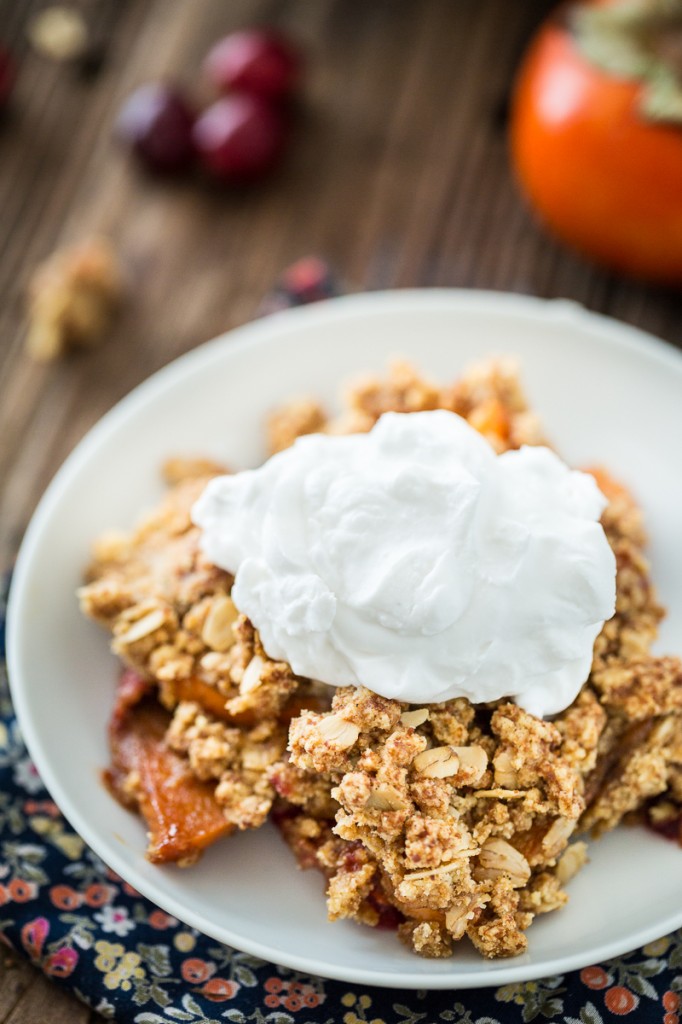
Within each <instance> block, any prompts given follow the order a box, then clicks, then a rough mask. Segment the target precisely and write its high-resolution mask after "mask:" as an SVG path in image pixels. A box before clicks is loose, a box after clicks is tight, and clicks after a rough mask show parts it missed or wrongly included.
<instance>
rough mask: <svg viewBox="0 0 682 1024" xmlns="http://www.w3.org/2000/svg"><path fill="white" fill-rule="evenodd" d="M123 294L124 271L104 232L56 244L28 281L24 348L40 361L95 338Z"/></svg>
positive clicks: (62, 353)
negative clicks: (73, 242)
mask: <svg viewBox="0 0 682 1024" xmlns="http://www.w3.org/2000/svg"><path fill="white" fill-rule="evenodd" d="M122 296H123V273H122V270H121V266H120V263H119V260H118V257H117V256H116V253H115V252H114V250H113V248H112V246H111V244H110V243H109V242H108V241H106V239H103V238H91V239H89V240H88V241H86V242H80V243H79V244H77V245H73V246H69V247H67V248H64V249H58V250H57V251H56V252H54V253H53V254H52V255H51V256H50V257H49V258H48V259H47V260H45V262H44V263H41V264H40V266H39V267H37V269H36V270H35V272H34V274H33V276H32V278H31V280H30V283H29V296H28V316H29V326H28V334H27V336H26V349H27V351H28V353H29V355H30V356H32V357H33V358H34V359H38V360H41V361H48V360H51V359H57V358H59V357H60V356H62V355H64V354H65V353H66V352H68V351H69V350H71V349H74V348H87V347H89V346H91V345H94V344H96V343H97V342H99V341H100V340H101V339H102V337H103V335H104V334H105V333H106V331H107V330H108V328H109V325H110V322H111V319H112V317H113V314H114V312H115V310H116V308H117V306H118V305H119V304H120V302H121V299H122Z"/></svg>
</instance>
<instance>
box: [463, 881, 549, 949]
mask: <svg viewBox="0 0 682 1024" xmlns="http://www.w3.org/2000/svg"><path fill="white" fill-rule="evenodd" d="M489 896H490V899H489V902H488V903H487V904H486V905H485V907H484V908H483V910H482V911H481V913H480V914H479V915H478V917H477V918H476V919H475V920H474V921H473V922H472V923H471V924H469V926H468V927H467V935H468V936H469V938H470V939H471V941H472V942H473V944H474V946H475V947H476V949H477V950H478V951H479V953H482V954H483V956H485V957H488V958H489V959H495V958H497V957H508V956H519V954H521V953H525V951H526V949H527V948H528V940H527V938H526V936H525V935H524V930H525V929H526V928H527V927H528V925H529V924H530V922H531V921H532V918H533V914H532V912H530V911H519V902H520V894H519V891H518V890H516V889H514V888H513V887H512V884H511V882H510V881H509V879H507V878H505V877H504V876H502V877H500V878H496V879H495V880H494V881H493V882H492V883H491V885H490V890H489Z"/></svg>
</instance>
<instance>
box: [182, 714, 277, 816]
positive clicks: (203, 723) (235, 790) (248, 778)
mask: <svg viewBox="0 0 682 1024" xmlns="http://www.w3.org/2000/svg"><path fill="white" fill-rule="evenodd" d="M166 742H167V744H168V746H169V747H170V748H171V749H172V750H175V751H176V752H178V753H181V754H184V755H185V756H186V757H187V759H188V761H189V764H190V767H191V769H192V771H193V773H194V774H195V776H196V777H197V778H199V779H202V780H206V781H208V780H214V784H215V799H216V801H217V803H218V804H219V805H220V806H221V808H222V811H223V814H224V816H225V818H226V820H227V821H229V822H231V823H232V824H233V825H234V826H236V827H237V828H239V829H246V828H258V827H259V826H260V825H262V824H263V822H264V821H265V818H266V817H267V815H268V813H269V811H270V808H271V807H272V802H273V800H274V797H275V790H274V788H273V786H272V785H271V783H270V779H269V771H270V769H271V767H272V765H274V764H275V763H276V762H277V761H279V759H280V758H281V757H282V754H283V752H284V748H285V745H286V731H285V729H284V728H283V727H282V726H281V725H279V724H278V723H277V721H276V720H274V719H273V720H270V721H268V720H264V721H262V722H260V723H259V724H258V725H257V726H255V727H254V728H253V729H250V730H247V729H244V728H235V727H230V726H228V725H226V724H225V723H224V722H220V721H218V720H216V719H212V718H211V717H210V716H209V715H207V714H206V713H205V712H204V711H203V710H202V708H201V707H200V706H199V705H198V704H192V703H189V702H185V703H182V704H180V705H178V707H177V708H176V710H175V713H174V715H173V719H172V721H171V723H170V725H169V727H168V730H167V732H166Z"/></svg>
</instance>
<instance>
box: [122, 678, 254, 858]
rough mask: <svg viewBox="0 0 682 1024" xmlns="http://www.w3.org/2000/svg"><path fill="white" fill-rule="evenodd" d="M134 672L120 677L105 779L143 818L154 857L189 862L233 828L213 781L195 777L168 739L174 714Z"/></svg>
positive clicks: (149, 850)
mask: <svg viewBox="0 0 682 1024" xmlns="http://www.w3.org/2000/svg"><path fill="white" fill-rule="evenodd" d="M132 675H133V674H132V673H130V672H126V673H124V675H123V677H122V680H121V685H120V687H119V699H118V700H117V702H116V706H115V708H114V712H113V714H112V717H111V721H110V723H109V743H110V749H111V757H112V762H111V766H110V768H109V769H107V771H105V773H104V781H105V783H106V785H107V786H108V788H109V790H110V791H111V792H112V793H113V795H114V796H115V797H116V798H117V799H118V800H119V801H120V802H121V803H123V804H124V805H125V806H127V807H129V808H133V809H136V810H138V811H139V812H140V814H141V815H142V817H143V818H144V820H145V823H146V825H147V829H148V836H149V843H148V846H147V858H148V859H149V860H150V861H152V862H154V863H157V864H163V863H168V862H180V863H184V864H190V863H192V862H193V861H195V860H196V859H197V858H198V857H199V855H200V854H201V852H202V851H203V850H204V849H205V848H206V847H207V846H209V845H210V844H211V843H213V842H215V841H216V840H217V839H219V838H220V837H221V836H224V835H228V834H229V833H230V832H233V831H234V825H232V824H231V823H230V822H228V821H226V819H225V817H224V815H223V811H222V808H221V806H220V804H219V803H218V802H217V800H216V798H215V794H214V788H215V787H214V784H212V783H211V782H202V781H201V780H199V779H197V778H196V777H195V776H194V775H193V774H192V772H191V770H190V767H189V764H188V763H187V761H186V760H185V759H184V758H182V757H180V755H178V754H176V753H175V751H173V750H171V749H170V748H169V747H168V746H167V745H166V742H165V734H166V729H167V727H168V724H169V722H170V717H171V716H170V714H169V712H167V711H166V710H165V709H164V708H163V707H161V705H160V704H159V703H158V702H157V701H156V699H155V698H154V697H153V696H150V695H149V687H148V686H147V685H146V684H145V683H144V681H142V680H140V681H139V682H138V683H137V685H136V683H135V680H134V679H132ZM138 679H139V677H138ZM132 779H134V785H131V780H132Z"/></svg>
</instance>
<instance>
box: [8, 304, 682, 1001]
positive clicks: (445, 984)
mask: <svg viewBox="0 0 682 1024" xmlns="http://www.w3.org/2000/svg"><path fill="white" fill-rule="evenodd" d="M491 353H515V354H517V355H518V356H519V357H520V359H521V361H522V365H523V377H524V380H525V383H526V386H527V390H528V392H529V394H530V398H531V400H532V403H533V405H534V407H535V408H536V409H537V410H538V411H539V413H540V414H541V415H542V417H543V419H544V421H545V424H546V427H547V431H548V433H549V436H550V437H551V438H552V440H553V441H554V442H555V443H556V445H557V446H558V448H559V450H560V451H561V452H562V454H563V455H564V457H565V458H566V459H567V460H568V461H569V462H571V463H573V464H575V465H578V466H580V465H583V466H585V465H595V464H599V463H602V464H605V465H607V466H608V467H609V468H610V469H611V470H612V471H613V472H614V473H615V474H616V475H617V476H619V477H620V478H621V479H622V480H624V481H625V483H626V484H628V485H630V486H631V487H632V489H633V490H634V491H635V493H636V494H637V496H638V497H639V499H640V500H641V502H642V504H643V506H644V509H645V512H646V516H647V521H648V524H649V528H650V533H651V537H652V544H651V554H652V560H653V569H654V577H655V579H656V582H657V584H658V587H659V590H660V594H661V597H662V599H663V601H664V602H665V604H666V605H667V606H668V607H669V616H668V619H667V621H666V623H665V624H664V626H663V629H662V631H661V639H660V643H659V649H660V650H665V651H669V652H671V653H681V652H682V543H681V542H680V528H679V523H680V521H681V518H682V516H681V513H682V471H681V470H682V455H681V452H682V447H681V445H680V441H681V440H682V438H681V433H682V431H681V429H680V422H681V416H682V413H681V410H682V354H680V353H679V352H677V351H675V350H674V349H671V348H669V347H668V346H666V345H664V344H663V343H661V342H658V341H656V340H655V339H653V338H650V337H649V336H647V335H644V334H642V333H641V332H639V331H636V330H634V329H632V328H629V327H625V326H623V325H620V324H617V323H615V322H612V321H609V320H607V319H605V318H602V317H597V316H594V315H591V314H588V313H586V312H585V311H583V310H582V309H580V308H579V307H577V306H575V305H573V304H570V303H566V302H551V303H547V302H543V301H540V300H535V299H528V298H522V297H518V296H507V295H498V294H491V293H486V292H464V291H405V292H389V293H379V294H369V295H363V296H354V297H348V298H344V299H340V300H334V301H331V302H328V303H324V304H320V305H316V306H311V307H306V308H302V309H297V310H293V311H289V312H285V313H281V314H277V315H276V316H273V317H270V318H268V319H265V320H261V321H258V322H256V323H253V324H249V325H248V326H246V327H242V328H240V329H239V330H236V331H233V332H232V333H230V334H229V335H227V336H225V337H223V338H219V339H218V340H217V341H213V342H211V343H209V344H207V345H204V346H202V347H200V348H198V349H196V350H195V351H193V352H191V353H189V355H186V356H184V357H183V358H181V359H179V360H177V361H176V362H174V363H172V364H171V365H170V366H168V367H166V368H165V369H163V370H162V371H161V372H160V373H157V374H156V375H155V376H154V377H152V378H151V379H150V380H149V381H147V382H146V383H145V384H143V385H141V386H140V387H139V388H137V389H136V390H135V391H134V392H133V393H132V394H131V395H130V396H128V397H127V398H126V399H125V400H124V401H122V402H121V403H120V404H119V405H118V406H116V408H115V409H113V410H112V412H110V413H109V414H108V415H107V416H105V417H104V419H103V420H102V421H101V422H100V423H99V424H98V425H97V426H96V427H95V428H94V429H93V430H92V431H91V432H90V433H89V435H88V436H87V437H86V438H85V440H84V441H82V442H81V444H80V445H79V446H78V447H77V448H76V450H75V451H74V452H73V454H72V455H71V456H70V457H69V459H68V460H67V461H66V463H65V465H64V466H63V467H62V469H61V470H60V472H59V473H58V474H57V476H56V477H55V479H54V481H53V482H52V484H51V485H50V487H49V489H48V491H47V493H46V494H45V496H44V498H43V500H42V502H41V504H40V506H39V508H38V511H37V512H36V514H35V516H34V518H33V521H32V523H31V525H30V527H29V530H28V532H27V534H26V538H25V541H24V545H23V547H22V550H21V554H20V556H19V560H18V563H17V567H16V572H15V576H14V583H13V587H12V595H11V603H10V610H9V627H8V628H9V638H8V640H9V659H10V676H11V682H12V692H13V696H14V701H15V705H16V709H17V712H18V715H19V719H20V722H21V726H22V729H23V732H24V735H25V737H26V740H27V743H28V746H29V749H30V751H31V754H32V756H33V758H34V760H35V762H36V764H37V767H38V769H39V771H40V773H41V775H42V777H43V779H44V781H45V784H46V785H47V787H48V789H49V790H50V791H51V793H52V795H53V797H54V799H55V800H56V801H57V803H58V804H59V805H60V807H61V808H62V810H63V812H64V814H65V815H66V816H67V818H68V819H69V821H70V822H71V824H72V826H73V827H74V828H75V829H76V830H77V831H78V832H79V833H80V834H81V835H82V836H83V838H84V839H85V840H86V841H87V842H88V843H89V844H90V846H92V848H93V849H94V850H95V851H96V852H97V853H98V854H99V855H100V857H102V858H103V860H105V861H106V862H107V863H108V864H109V865H110V866H111V867H112V868H113V869H114V870H115V871H117V872H118V873H119V874H120V875H122V876H123V878H125V879H126V880H127V881H129V882H130V883H131V884H132V885H133V886H135V888H137V889H138V890H139V891H140V892H142V893H144V894H145V895H146V896H148V897H149V898H150V899H151V900H153V901H154V902H155V903H157V904H158V905H159V906H161V907H163V908H164V909H165V910H166V911H168V912H170V913H171V914H174V915H175V916H177V917H179V918H181V919H182V920H184V921H185V922H187V923H188V924H189V925H192V926H194V927H196V928H199V929H200V930H201V931H203V932H205V933H207V934H208V935H211V936H213V937H214V938H216V939H219V940H221V941H224V942H227V943H229V944H232V945H235V946H237V947H239V948H240V949H242V950H245V951H247V952H249V953H252V954H254V955H256V956H260V957H263V958H265V959H267V960H274V961H276V962H278V963H281V964H284V965H286V966H289V967H292V968H295V969H298V970H302V971H309V972H312V973H316V974H322V975H325V976H327V977H330V978H339V979H342V980H345V981H351V982H357V983H363V984H366V983H369V984H375V985H388V986H393V987H397V988H400V987H411V988H424V989H426V988H433V989H435V988H464V987H467V986H471V987H473V986H483V985H498V984H502V983H506V982H511V981H522V980H526V979H530V978H535V977H541V976H545V975H550V974H555V973H557V972H563V971H566V970H568V969H571V968H576V967H581V966H584V965H585V964H589V963H593V962H595V961H597V960H600V959H603V958H605V957H608V956H613V955H617V954H620V953H622V952H625V951H627V950H630V949H633V948H635V947H636V946H638V945H640V944H642V943H644V942H647V941H649V940H651V939H654V938H657V937H658V936H660V935H662V934H664V933H665V932H667V931H670V930H671V929H673V928H675V927H677V926H679V925H681V924H682V850H680V849H679V848H678V847H676V846H675V845H674V844H673V843H669V842H667V841H665V840H663V839H660V838H659V837H657V836H655V835H653V834H650V833H649V832H647V831H646V830H644V829H638V828H629V829H625V828H624V829H620V830H618V831H617V832H616V833H614V834H612V835H610V836H608V837H607V838H606V839H604V840H602V841H600V842H598V843H593V844H591V864H590V865H589V866H588V867H587V868H586V869H585V871H584V872H583V873H581V874H580V875H579V876H578V877H577V878H576V879H575V880H574V881H573V882H572V883H571V886H570V894H571V900H570V903H569V905H568V907H566V908H565V909H563V910H561V911H560V912H559V913H556V914H549V915H547V916H546V917H544V918H541V919H539V920H538V921H537V922H536V923H534V924H533V925H532V927H531V929H530V933H529V938H530V946H529V951H528V952H527V953H526V954H525V955H524V956H522V957H519V958H518V959H515V960H512V961H498V962H493V963H490V962H485V961H483V960H482V959H480V958H479V957H478V956H477V955H476V954H475V953H474V952H473V950H472V949H469V948H464V943H463V944H462V949H461V951H460V950H458V952H457V955H456V956H455V957H453V958H452V959H451V960H445V961H429V960H422V959H420V958H418V957H416V956H414V955H413V954H411V953H409V952H408V951H407V950H406V949H404V948H403V947H402V945H401V944H400V943H399V941H398V940H397V938H396V937H395V936H394V935H393V934H391V933H390V932H385V931H373V930H371V929H369V928H363V927H360V926H357V925H353V924H350V923H345V922H344V923H336V924H329V923H328V922H327V920H326V913H325V905H324V899H323V883H322V879H321V877H320V876H319V875H318V874H316V873H315V872H307V873H301V872H298V871H297V870H296V868H295V865H294V860H293V857H292V856H291V854H290V853H289V851H288V850H287V849H286V847H285V846H284V844H283V843H282V842H281V841H280V839H279V838H278V836H277V834H276V833H275V831H274V830H273V829H272V828H271V827H270V826H268V827H266V828H264V829H262V830H260V831H258V832H255V833H248V834H242V835H238V836H236V837H232V838H230V839H228V840H227V841H225V842H222V843H219V844H217V845H216V846H215V847H213V848H212V849H211V850H210V851H209V852H208V853H207V855H206V856H205V858H204V859H203V860H202V861H201V863H200V864H199V865H198V866H197V867H195V868H193V869H190V870H187V871H180V870H178V869H176V868H160V867H153V866H152V865H150V864H148V863H147V862H146V861H145V860H144V857H143V850H144V846H145V836H144V831H143V827H142V824H141V823H140V821H139V820H138V819H137V818H136V817H134V816H133V815H131V814H129V813H128V812H126V811H124V810H123V809H122V808H120V807H119V806H118V805H117V804H116V803H115V802H114V801H113V800H112V799H111V798H110V797H109V796H108V794H107V793H106V792H105V790H104V789H103V788H102V785H101V783H100V778H99V773H100V769H101V768H102V766H103V765H104V764H106V762H107V747H106V740H105V726H106V721H107V717H108V714H109V710H110V707H111V703H112V697H113V691H114V682H115V678H116V675H117V670H118V667H117V663H116V661H115V659H114V658H113V657H112V656H111V655H110V654H109V653H108V649H107V640H106V637H105V635H104V633H102V632H100V631H99V630H98V629H97V628H96V627H94V626H93V625H92V624H91V623H89V622H86V621H85V620H84V619H83V618H82V617H81V616H80V614H79V612H78V609H77V606H76V601H75V599H74V590H75V589H76V587H77V586H78V583H79V577H80V573H81V570H82V568H83V566H84V565H85V563H86V561H87V558H88V545H89V542H90V540H91V539H92V538H93V537H95V536H96V535H97V534H98V533H99V532H100V531H102V530H104V529H106V528H109V527H115V526H118V527H124V526H127V525H130V524H131V523H132V522H133V521H134V519H135V518H136V517H137V516H139V514H140V512H141V511H142V509H143V508H144V507H145V506H148V505H150V504H151V503H153V501H154V500H155V499H156V497H157V495H158V494H159V493H160V488H159V486H158V483H157V479H158V478H157V469H158V466H159V464H160V462H161V461H162V460H163V459H164V458H165V457H167V456H169V455H172V454H183V453H184V454H188V455H189V454H206V455H208V456H213V457H217V458H222V459H225V460H227V461H228V462H229V463H230V464H231V465H233V466H235V467H245V466H250V465H255V464H257V463H258V462H259V461H260V460H261V459H262V457H263V430H262V422H263V416H264V414H265V413H266V412H267V410H268V409H270V408H271V407H272V406H273V405H274V404H276V403H278V402H281V401H282V400H284V399H287V398H290V397H293V396H296V395H301V394H306V393H313V394H318V395H320V396H321V397H322V398H323V399H325V400H329V401H330V402H332V401H333V399H334V396H335V395H336V394H337V392H338V387H339V384H340V383H341V382H343V381H344V380H346V379H347V378H348V377H349V376H352V375H353V374H354V373H357V372H358V371H362V370H379V371H380V370H382V369H383V368H384V367H385V363H386V360H387V358H388V357H390V356H391V355H393V354H403V355H406V356H407V357H409V358H411V359H413V360H414V361H415V362H416V363H417V364H418V365H419V366H420V367H421V368H423V369H424V371H426V372H427V373H429V374H432V375H433V376H435V377H436V379H438V380H441V381H447V380H449V379H452V378H454V377H455V376H456V375H457V374H458V373H459V372H460V370H461V369H462V367H463V366H464V364H465V363H467V362H469V361H470V360H471V359H472V358H478V357H481V356H484V355H488V354H491Z"/></svg>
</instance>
